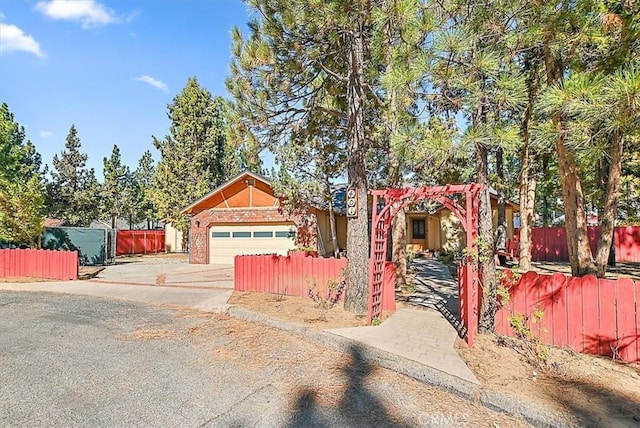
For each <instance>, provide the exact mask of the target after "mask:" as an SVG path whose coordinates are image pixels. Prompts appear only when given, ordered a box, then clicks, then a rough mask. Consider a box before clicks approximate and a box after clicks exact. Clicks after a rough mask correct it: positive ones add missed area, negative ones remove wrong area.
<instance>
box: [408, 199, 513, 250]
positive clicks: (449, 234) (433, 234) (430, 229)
mask: <svg viewBox="0 0 640 428" xmlns="http://www.w3.org/2000/svg"><path fill="white" fill-rule="evenodd" d="M492 211H493V228H494V230H496V229H497V228H498V211H497V209H496V208H495V207H493V210H492ZM514 212H515V209H514V207H513V206H511V205H507V206H506V220H507V239H509V240H512V239H513V233H514V230H513V214H514ZM417 218H424V219H426V222H425V226H426V238H425V239H415V238H414V237H413V236H412V234H413V223H412V220H413V219H417ZM466 244H467V243H466V234H465V231H464V228H463V227H462V224H461V222H460V220H459V219H458V218H457V217H456V216H455V214H453V213H452V212H451V211H449V210H448V209H446V208H445V209H441V210H439V211H437V212H436V214H434V215H428V214H424V213H407V251H414V252H416V251H427V250H432V251H433V250H443V251H446V252H452V251H459V250H461V249H463V248H464V247H465V245H466Z"/></svg>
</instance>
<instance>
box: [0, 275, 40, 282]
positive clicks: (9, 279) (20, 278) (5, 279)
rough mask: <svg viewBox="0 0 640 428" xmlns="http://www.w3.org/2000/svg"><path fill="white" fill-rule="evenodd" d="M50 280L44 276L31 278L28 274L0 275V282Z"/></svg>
mask: <svg viewBox="0 0 640 428" xmlns="http://www.w3.org/2000/svg"><path fill="white" fill-rule="evenodd" d="M45 281H51V280H50V279H45V278H31V277H29V276H3V277H0V282H13V283H15V282H45Z"/></svg>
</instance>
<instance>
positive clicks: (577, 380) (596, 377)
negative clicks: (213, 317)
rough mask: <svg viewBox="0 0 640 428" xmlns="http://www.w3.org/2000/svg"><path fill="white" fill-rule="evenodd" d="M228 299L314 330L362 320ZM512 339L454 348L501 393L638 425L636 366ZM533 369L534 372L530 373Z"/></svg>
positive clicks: (338, 312)
mask: <svg viewBox="0 0 640 428" xmlns="http://www.w3.org/2000/svg"><path fill="white" fill-rule="evenodd" d="M230 303H231V304H234V305H237V306H241V307H243V308H246V309H249V310H252V311H255V312H259V313H263V314H265V315H268V316H270V317H274V318H278V319H281V320H285V321H289V322H296V323H301V324H306V325H308V326H312V327H315V328H318V329H326V328H335V327H352V326H358V325H362V320H360V319H357V318H356V317H354V316H353V315H352V314H350V313H347V312H346V311H344V310H343V309H342V307H341V306H340V305H339V304H338V305H336V306H334V307H333V308H331V309H330V310H324V309H320V308H318V307H317V306H316V304H315V303H314V302H313V301H312V300H311V299H303V298H299V297H291V296H278V295H274V294H263V293H240V292H234V294H233V296H232V298H231V300H230ZM517 345H518V344H517V342H515V343H511V342H509V343H504V341H502V340H499V338H497V337H495V336H491V335H480V336H478V337H477V338H476V341H475V344H474V347H473V349H469V348H468V347H467V345H466V343H465V342H464V341H462V340H458V342H457V343H456V350H457V351H458V353H459V354H460V356H461V357H462V358H463V359H464V360H465V362H466V363H467V365H468V366H469V368H470V369H471V370H472V371H473V372H474V373H475V375H476V376H477V377H478V379H479V380H480V381H481V383H482V387H483V388H484V389H490V390H495V391H500V392H504V393H507V394H510V395H512V396H514V397H517V398H519V399H520V400H522V401H525V402H532V403H534V404H535V405H536V406H538V407H542V408H547V409H550V410H553V411H559V412H561V413H565V414H572V415H575V416H576V417H577V418H579V419H580V421H581V424H583V425H584V426H594V427H637V426H639V425H640V365H632V364H622V363H618V362H613V361H611V360H609V359H606V358H600V357H594V356H590V355H582V354H577V353H574V352H570V351H566V350H561V349H551V352H550V356H549V358H548V360H547V362H546V364H542V365H541V366H540V365H539V364H535V363H530V362H528V361H527V358H526V357H525V355H523V353H522V351H521V350H520V349H519V347H518V346H517ZM534 373H535V374H534Z"/></svg>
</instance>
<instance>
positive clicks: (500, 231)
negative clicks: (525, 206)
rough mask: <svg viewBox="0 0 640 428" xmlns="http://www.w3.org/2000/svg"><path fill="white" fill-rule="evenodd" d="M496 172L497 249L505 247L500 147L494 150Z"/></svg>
mask: <svg viewBox="0 0 640 428" xmlns="http://www.w3.org/2000/svg"><path fill="white" fill-rule="evenodd" d="M496 174H497V176H498V180H499V182H500V183H499V184H498V189H497V191H498V230H497V235H496V242H495V246H496V248H498V249H501V250H506V249H507V207H506V205H507V196H506V195H505V191H504V186H505V183H504V160H503V153H502V147H498V149H497V151H496Z"/></svg>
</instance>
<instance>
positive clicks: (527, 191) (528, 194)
mask: <svg viewBox="0 0 640 428" xmlns="http://www.w3.org/2000/svg"><path fill="white" fill-rule="evenodd" d="M523 156H524V155H523ZM528 169H529V167H527V170H528ZM523 174H524V169H523ZM536 185H537V180H536V177H535V175H530V176H529V174H528V173H527V176H524V175H523V179H522V182H521V183H520V247H519V250H520V254H519V262H518V268H519V269H520V270H521V271H523V272H527V271H529V270H531V228H532V227H533V214H534V207H535V199H536Z"/></svg>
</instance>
